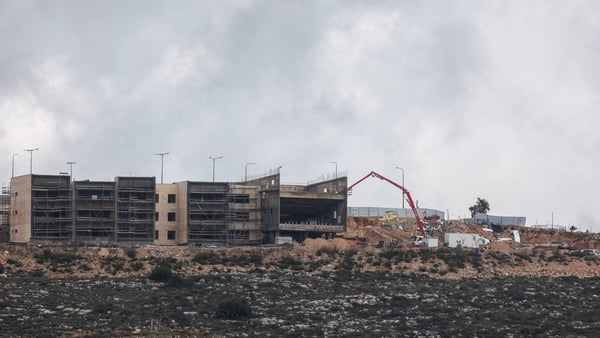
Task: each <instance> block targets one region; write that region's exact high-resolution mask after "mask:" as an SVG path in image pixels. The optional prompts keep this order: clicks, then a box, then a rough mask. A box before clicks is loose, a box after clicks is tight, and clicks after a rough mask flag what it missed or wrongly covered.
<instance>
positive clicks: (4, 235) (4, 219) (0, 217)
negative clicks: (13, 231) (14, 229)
mask: <svg viewBox="0 0 600 338" xmlns="http://www.w3.org/2000/svg"><path fill="white" fill-rule="evenodd" d="M9 241H10V186H6V185H5V184H4V183H3V184H2V191H1V192H0V243H6V242H9Z"/></svg>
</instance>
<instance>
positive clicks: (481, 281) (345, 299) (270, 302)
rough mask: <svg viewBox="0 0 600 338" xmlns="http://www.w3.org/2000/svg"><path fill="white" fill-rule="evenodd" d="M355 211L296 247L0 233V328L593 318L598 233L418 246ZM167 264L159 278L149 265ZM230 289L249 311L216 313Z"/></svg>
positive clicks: (400, 332)
mask: <svg viewBox="0 0 600 338" xmlns="http://www.w3.org/2000/svg"><path fill="white" fill-rule="evenodd" d="M359 221H360V222H366V223H365V224H359V222H356V220H354V222H351V223H353V224H351V225H350V227H349V232H348V233H346V234H344V235H343V237H340V238H335V239H332V240H324V239H309V240H306V241H305V242H304V243H300V244H296V245H294V247H285V246H283V247H282V246H279V247H252V248H239V247H238V248H219V249H205V248H188V247H158V246H140V247H137V248H123V247H121V248H117V247H113V248H108V247H78V246H75V247H59V246H54V247H52V246H39V247H38V246H15V245H7V244H5V245H0V289H1V291H0V336H44V337H47V336H115V335H116V336H149V335H150V336H174V335H175V336H177V335H181V336H209V337H210V336H319V337H320V336H361V337H362V336H461V335H466V336H556V337H565V336H573V337H585V336H590V337H591V336H595V333H596V332H598V329H599V326H600V322H598V321H597V320H596V318H598V316H599V315H600V305H598V304H600V303H599V302H598V297H600V293H599V292H598V291H599V290H598V288H599V286H598V281H599V276H600V258H599V257H596V256H594V255H586V254H583V253H582V252H581V249H582V248H597V247H598V239H597V238H596V234H582V233H579V234H578V233H558V232H553V231H541V230H533V229H527V228H521V229H519V231H520V232H521V234H522V242H521V243H510V242H505V241H497V242H493V243H492V244H491V245H489V246H487V247H484V248H482V249H484V250H483V252H482V253H481V254H477V253H475V252H474V250H472V249H450V248H443V247H441V248H437V249H424V248H414V247H411V246H410V245H408V242H407V241H408V237H409V231H410V230H407V229H403V230H390V229H384V228H381V227H378V226H377V225H376V224H373V222H372V220H359ZM403 227H404V228H409V227H410V225H406V224H404V225H403ZM446 227H448V226H447V225H446ZM452 227H453V228H447V229H446V230H447V231H457V230H458V231H465V232H475V231H481V233H482V234H483V235H488V236H489V235H490V234H489V232H486V231H484V230H481V229H480V228H479V229H478V228H474V227H473V226H469V225H464V224H455V225H453V226H452ZM512 230H513V229H507V233H506V234H503V233H499V234H492V236H496V237H497V238H503V237H506V236H507V235H508V234H509V233H510V231H512ZM382 241H383V243H384V245H383V246H382V245H381V242H382ZM162 268H166V269H167V270H168V271H167V272H168V275H167V278H163V279H160V278H159V279H158V280H164V282H156V281H151V280H150V279H149V278H148V277H150V276H152V275H154V276H156V273H157V271H159V272H164V271H163V270H160V269H162ZM163 277H164V275H163ZM152 279H155V280H156V278H152ZM232 299H233V300H235V301H240V302H243V306H238V305H239V304H238V305H235V306H236V307H234V310H240V309H246V310H247V312H248V313H245V314H244V316H242V317H241V318H237V319H235V320H233V319H231V318H233V317H228V315H226V316H225V317H223V316H222V315H220V314H222V313H223V312H219V311H221V310H222V309H223V306H224V304H226V300H232ZM250 312H251V313H250Z"/></svg>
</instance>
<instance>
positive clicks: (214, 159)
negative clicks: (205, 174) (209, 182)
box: [209, 156, 223, 183]
mask: <svg viewBox="0 0 600 338" xmlns="http://www.w3.org/2000/svg"><path fill="white" fill-rule="evenodd" d="M209 158H210V159H211V160H212V161H213V183H214V182H215V161H216V160H220V159H222V158H223V156H218V157H209Z"/></svg>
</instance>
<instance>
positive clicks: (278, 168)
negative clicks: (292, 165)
mask: <svg viewBox="0 0 600 338" xmlns="http://www.w3.org/2000/svg"><path fill="white" fill-rule="evenodd" d="M281 168H283V166H282V165H280V166H279V167H277V173H278V174H279V171H280V169H281Z"/></svg>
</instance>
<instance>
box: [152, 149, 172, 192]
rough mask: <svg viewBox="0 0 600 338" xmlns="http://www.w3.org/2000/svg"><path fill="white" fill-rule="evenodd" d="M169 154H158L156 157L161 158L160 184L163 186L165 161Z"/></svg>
mask: <svg viewBox="0 0 600 338" xmlns="http://www.w3.org/2000/svg"><path fill="white" fill-rule="evenodd" d="M169 154H170V153H169V152H166V153H157V154H154V155H157V156H160V184H163V159H164V157H165V155H169Z"/></svg>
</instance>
